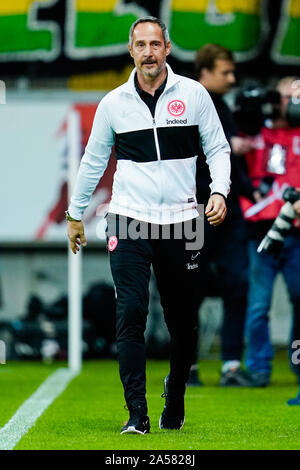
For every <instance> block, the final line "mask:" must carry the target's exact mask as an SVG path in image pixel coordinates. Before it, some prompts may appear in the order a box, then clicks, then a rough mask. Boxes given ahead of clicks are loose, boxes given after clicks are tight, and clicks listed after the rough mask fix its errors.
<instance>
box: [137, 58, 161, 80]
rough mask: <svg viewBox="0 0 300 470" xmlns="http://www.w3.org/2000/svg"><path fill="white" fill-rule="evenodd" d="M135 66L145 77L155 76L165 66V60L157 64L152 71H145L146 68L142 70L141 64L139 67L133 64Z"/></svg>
mask: <svg viewBox="0 0 300 470" xmlns="http://www.w3.org/2000/svg"><path fill="white" fill-rule="evenodd" d="M135 65H136V67H137V68H138V69H139V71H140V72H141V73H142V74H143V75H144V77H145V78H153V79H154V78H156V77H158V76H159V74H160V73H161V72H162V70H163V69H164V67H165V62H163V63H162V64H161V66H160V67H159V66H157V67H156V69H155V70H154V71H147V70H144V69H143V65H144V64H142V65H141V66H140V67H138V66H137V64H135Z"/></svg>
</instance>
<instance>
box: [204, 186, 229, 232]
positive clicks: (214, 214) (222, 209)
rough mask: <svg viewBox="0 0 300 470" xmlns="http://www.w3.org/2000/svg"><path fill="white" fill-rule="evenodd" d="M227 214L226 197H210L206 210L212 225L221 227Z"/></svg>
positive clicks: (217, 195) (218, 195) (216, 195)
mask: <svg viewBox="0 0 300 470" xmlns="http://www.w3.org/2000/svg"><path fill="white" fill-rule="evenodd" d="M226 214H227V209H226V203H225V199H224V197H223V196H220V194H213V195H212V196H210V198H209V200H208V203H207V206H206V208H205V215H206V216H207V220H208V222H209V223H210V225H213V226H214V227H217V225H220V224H221V223H222V222H223V221H224V219H225V217H226Z"/></svg>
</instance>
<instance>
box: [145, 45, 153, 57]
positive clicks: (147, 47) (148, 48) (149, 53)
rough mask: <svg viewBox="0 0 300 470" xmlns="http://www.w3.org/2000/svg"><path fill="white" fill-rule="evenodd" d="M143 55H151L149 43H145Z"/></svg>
mask: <svg viewBox="0 0 300 470" xmlns="http://www.w3.org/2000/svg"><path fill="white" fill-rule="evenodd" d="M144 55H145V56H149V55H152V48H151V45H150V44H146V46H145V49H144Z"/></svg>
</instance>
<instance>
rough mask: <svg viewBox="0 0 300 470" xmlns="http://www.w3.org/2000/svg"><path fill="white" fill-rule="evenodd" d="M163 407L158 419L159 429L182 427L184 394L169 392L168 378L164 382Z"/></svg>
mask: <svg viewBox="0 0 300 470" xmlns="http://www.w3.org/2000/svg"><path fill="white" fill-rule="evenodd" d="M162 398H165V399H166V403H165V407H164V409H163V412H162V414H161V417H160V419H159V427H160V429H181V428H182V426H183V425H184V419H185V418H184V392H183V393H182V392H178V391H175V390H169V376H168V375H167V377H166V378H165V380H164V393H163V394H162Z"/></svg>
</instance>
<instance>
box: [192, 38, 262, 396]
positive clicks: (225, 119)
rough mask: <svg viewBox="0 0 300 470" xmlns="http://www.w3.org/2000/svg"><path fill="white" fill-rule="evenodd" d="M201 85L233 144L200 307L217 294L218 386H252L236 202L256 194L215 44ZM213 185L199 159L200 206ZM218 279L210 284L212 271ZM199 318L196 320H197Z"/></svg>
mask: <svg viewBox="0 0 300 470" xmlns="http://www.w3.org/2000/svg"><path fill="white" fill-rule="evenodd" d="M195 68H196V74H197V76H198V80H199V82H200V83H201V84H202V85H203V86H204V87H205V88H206V89H207V91H208V92H209V94H210V96H211V98H212V100H213V103H214V105H215V108H216V110H217V113H218V115H219V118H220V121H221V123H222V126H223V129H224V132H225V136H226V138H227V140H228V142H229V143H230V146H231V150H232V153H231V175H230V179H231V190H230V194H229V195H228V198H227V207H228V214H227V218H226V220H225V221H224V223H223V224H222V226H221V225H220V226H219V227H212V226H211V225H210V224H209V223H208V222H207V221H204V238H205V241H204V246H203V249H202V250H201V254H200V259H201V270H200V273H199V289H198V296H199V297H198V304H199V305H200V304H201V303H202V301H203V300H204V298H205V297H207V296H210V295H211V291H212V288H211V286H213V289H214V291H213V292H212V294H213V295H216V293H217V294H219V295H220V296H221V297H222V299H223V303H224V316H223V324H222V331H221V357H222V370H221V378H220V385H221V386H235V387H237V386H239V387H249V386H251V380H250V379H249V377H248V375H247V374H246V373H245V371H243V369H242V368H241V359H242V355H243V346H244V323H245V315H246V306H247V289H248V257H247V242H248V238H247V230H246V226H245V222H244V219H243V215H242V212H241V208H240V204H239V196H240V195H241V194H244V195H245V196H247V197H249V198H250V199H251V200H253V201H255V200H256V199H255V191H254V188H253V186H252V185H251V182H250V181H249V179H248V177H247V174H246V173H245V172H243V171H242V169H241V168H240V156H239V155H241V154H244V153H246V152H248V151H249V150H250V149H251V148H252V141H251V139H248V138H243V137H240V136H239V132H238V129H237V127H236V124H235V121H234V117H233V114H232V112H231V110H230V108H229V107H228V105H227V104H226V102H225V101H224V98H223V97H224V95H225V94H226V93H228V92H229V91H230V89H231V87H232V86H233V85H234V83H235V75H234V70H235V65H234V57H233V54H232V52H231V51H230V50H228V49H226V48H224V47H222V46H220V45H218V44H206V45H205V46H203V47H202V48H201V49H199V51H198V53H197V57H196V62H195ZM210 181H211V178H210V174H209V169H208V166H207V164H206V162H205V158H204V157H203V158H198V160H197V176H196V184H197V200H198V203H199V204H201V203H202V204H203V203H206V202H207V201H208V200H209V195H210V193H209V183H210ZM212 272H216V273H217V276H218V278H217V279H214V280H212V279H211V277H212V275H211V273H212ZM198 320H199V319H198ZM197 361H198V357H197V355H196V356H195V358H194V364H193V366H192V368H191V373H190V379H189V382H188V383H189V385H199V379H198V365H197Z"/></svg>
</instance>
